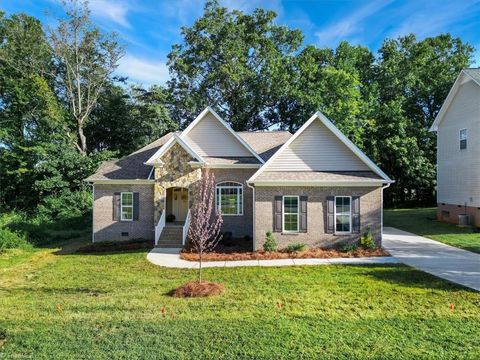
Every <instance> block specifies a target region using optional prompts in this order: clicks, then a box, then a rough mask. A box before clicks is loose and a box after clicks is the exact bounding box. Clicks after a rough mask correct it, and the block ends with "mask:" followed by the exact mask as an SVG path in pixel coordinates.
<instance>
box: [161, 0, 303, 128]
mask: <svg viewBox="0 0 480 360" xmlns="http://www.w3.org/2000/svg"><path fill="white" fill-rule="evenodd" d="M275 18H276V14H275V13H274V12H272V11H265V10H262V9H256V10H255V11H254V12H253V13H252V14H251V15H248V14H245V13H243V12H241V11H238V10H233V11H229V10H228V9H227V8H224V7H221V6H219V5H218V2H217V1H207V2H206V5H205V10H204V14H203V15H202V16H201V17H200V18H199V19H197V20H196V21H195V23H194V24H193V25H192V27H184V28H182V35H183V43H182V44H176V45H174V46H173V48H172V50H171V52H170V54H169V55H168V66H169V70H170V74H171V80H170V81H169V83H168V86H169V91H170V93H171V96H172V103H171V105H170V110H171V115H172V117H173V119H174V120H176V121H177V122H178V123H179V124H181V125H182V126H184V125H185V124H188V123H189V122H190V121H191V120H192V119H193V117H194V115H196V114H198V113H199V112H200V111H201V110H202V109H203V108H204V107H205V106H206V105H211V106H213V107H214V108H215V109H216V110H217V111H218V112H219V114H220V115H221V116H222V117H223V118H224V119H225V120H226V121H227V122H229V123H230V124H231V125H232V127H233V129H234V130H237V131H240V130H253V129H264V128H266V127H268V126H270V125H271V124H272V119H275V117H274V116H272V114H273V113H275V111H276V108H277V104H278V101H279V99H280V98H281V94H283V93H284V92H285V89H287V88H288V86H289V83H290V82H289V80H290V65H291V62H292V61H293V59H294V57H295V52H296V51H297V50H298V49H299V48H300V46H301V42H302V38H303V37H302V33H301V32H300V31H299V30H290V29H288V28H287V27H285V26H279V25H276V24H275V23H274V20H275Z"/></svg>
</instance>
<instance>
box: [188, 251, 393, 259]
mask: <svg viewBox="0 0 480 360" xmlns="http://www.w3.org/2000/svg"><path fill="white" fill-rule="evenodd" d="M377 256H390V254H389V253H388V252H387V251H386V250H384V249H375V250H365V249H357V250H356V251H349V252H344V251H339V250H335V249H321V248H312V249H306V250H304V251H295V252H287V251H272V252H267V251H248V252H219V251H218V250H217V251H215V252H209V253H207V254H203V261H231V260H233V261H234V260H275V259H331V258H358V257H377ZM180 258H182V259H183V260H188V261H198V260H199V259H198V254H197V253H195V252H189V251H184V252H182V253H180Z"/></svg>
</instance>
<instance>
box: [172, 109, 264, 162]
mask: <svg viewBox="0 0 480 360" xmlns="http://www.w3.org/2000/svg"><path fill="white" fill-rule="evenodd" d="M208 114H211V115H213V118H214V119H216V120H217V121H218V122H219V123H220V124H221V126H222V127H223V128H224V129H226V131H227V132H228V133H229V134H231V135H232V136H233V137H234V138H235V139H236V140H237V141H238V142H239V143H240V146H242V147H243V148H244V149H245V150H246V153H249V154H251V155H252V156H253V157H255V158H256V159H257V160H258V162H259V163H260V164H263V163H264V160H263V159H262V158H261V157H260V156H259V155H258V154H257V153H256V151H255V150H254V149H253V148H252V147H251V146H250V145H249V144H248V143H247V142H246V141H245V140H243V139H242V137H241V136H239V135H238V134H237V133H236V132H235V131H234V130H233V129H232V128H231V127H230V125H228V124H227V123H226V122H225V121H224V120H223V119H222V118H221V117H220V116H219V115H218V114H217V113H216V112H215V110H213V109H212V108H211V107H210V106H207V107H206V108H205V109H204V110H203V111H202V112H201V113H200V114H199V115H198V116H197V117H196V118H195V120H193V121H192V122H191V123H190V125H188V126H187V128H186V129H185V130H183V132H182V133H181V134H180V138H181V139H183V140H185V141H188V135H189V133H190V132H192V130H193V129H195V128H196V127H197V125H199V124H200V123H201V122H202V121H203V120H204V119H205V118H206V116H207V115H208ZM237 155H243V154H237ZM206 156H215V154H212V155H207V154H206ZM217 156H218V154H217Z"/></svg>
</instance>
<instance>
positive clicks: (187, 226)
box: [182, 209, 191, 246]
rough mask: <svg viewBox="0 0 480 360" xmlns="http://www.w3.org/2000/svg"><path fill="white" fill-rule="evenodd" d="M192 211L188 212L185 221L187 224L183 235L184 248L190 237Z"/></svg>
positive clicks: (184, 226)
mask: <svg viewBox="0 0 480 360" xmlns="http://www.w3.org/2000/svg"><path fill="white" fill-rule="evenodd" d="M190 217H191V214H190V209H188V212H187V218H186V219H185V224H184V225H183V234H182V246H185V240H186V239H187V236H188V228H189V227H190Z"/></svg>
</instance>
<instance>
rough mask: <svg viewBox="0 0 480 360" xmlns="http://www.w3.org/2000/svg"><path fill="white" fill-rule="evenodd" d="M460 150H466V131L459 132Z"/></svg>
mask: <svg viewBox="0 0 480 360" xmlns="http://www.w3.org/2000/svg"><path fill="white" fill-rule="evenodd" d="M459 135H460V136H459V137H460V150H465V149H466V148H467V129H461V130H460V134H459Z"/></svg>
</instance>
